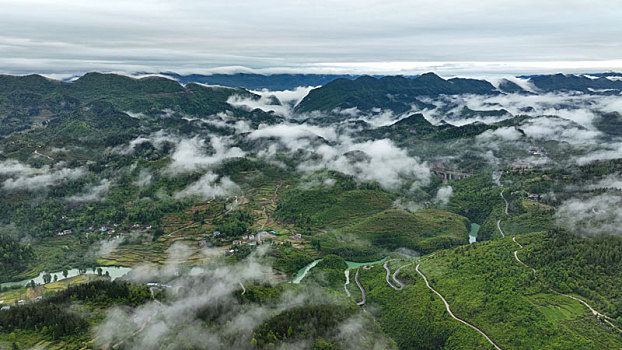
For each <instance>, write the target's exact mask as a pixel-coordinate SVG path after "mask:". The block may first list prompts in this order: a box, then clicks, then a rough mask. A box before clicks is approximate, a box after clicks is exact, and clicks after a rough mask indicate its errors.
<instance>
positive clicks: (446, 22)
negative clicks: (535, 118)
mask: <svg viewBox="0 0 622 350" xmlns="http://www.w3.org/2000/svg"><path fill="white" fill-rule="evenodd" d="M0 8H2V11H0V72H2V73H13V74H25V73H33V72H35V73H48V74H51V75H53V74H59V75H63V74H67V73H83V72H87V71H106V72H162V71H175V72H179V73H210V72H225V73H229V72H241V71H244V72H259V73H277V72H278V73H291V72H305V73H354V74H360V73H372V74H418V73H422V72H426V71H436V72H438V73H444V74H467V75H468V74H471V73H489V74H495V73H512V74H526V73H555V72H569V73H570V72H602V71H609V70H617V71H621V70H622V40H620V38H621V37H622V25H620V19H621V18H622V1H619V0H591V1H585V0H580V1H577V0H563V1H561V0H547V1H542V0H521V1H515V0H513V1H506V0H474V1H464V0H408V1H406V0H404V1H402V0H383V1H377V0H356V1H343V0H340V1H333V0H315V1H298V0H262V1H256V0H253V1H247V0H228V1H217V0H210V1H204V0H184V1H178V0H166V1H165V0H135V1H128V0H106V1H101V0H97V1H93V0H0Z"/></svg>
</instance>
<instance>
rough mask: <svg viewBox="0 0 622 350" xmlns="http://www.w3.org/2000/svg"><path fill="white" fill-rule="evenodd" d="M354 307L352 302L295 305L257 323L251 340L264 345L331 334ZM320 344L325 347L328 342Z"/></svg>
mask: <svg viewBox="0 0 622 350" xmlns="http://www.w3.org/2000/svg"><path fill="white" fill-rule="evenodd" d="M356 311H358V310H357V309H356V307H355V306H342V305H330V304H326V305H309V306H300V307H294V308H291V309H289V310H286V311H284V312H281V313H280V314H278V315H276V316H275V317H272V318H270V319H268V320H267V321H266V322H264V323H263V324H262V325H261V326H259V329H258V330H257V331H256V332H255V334H254V336H253V343H255V344H256V345H257V346H258V347H259V348H260V349H263V348H270V347H271V346H274V345H275V344H277V343H279V342H282V341H286V340H289V341H293V340H296V339H308V338H311V339H314V338H316V337H322V338H327V337H329V336H334V335H335V334H334V332H335V330H336V328H337V326H338V325H339V324H340V323H342V322H343V321H345V320H346V319H347V318H348V317H350V316H352V315H353V314H354V313H355V312H356ZM322 346H323V347H324V348H326V347H327V346H328V345H327V344H324V345H322ZM333 346H334V345H333Z"/></svg>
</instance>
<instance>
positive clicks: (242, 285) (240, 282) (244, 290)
mask: <svg viewBox="0 0 622 350" xmlns="http://www.w3.org/2000/svg"><path fill="white" fill-rule="evenodd" d="M238 283H239V284H240V287H242V294H240V295H244V294H245V293H246V288H244V284H242V281H239V282H238Z"/></svg>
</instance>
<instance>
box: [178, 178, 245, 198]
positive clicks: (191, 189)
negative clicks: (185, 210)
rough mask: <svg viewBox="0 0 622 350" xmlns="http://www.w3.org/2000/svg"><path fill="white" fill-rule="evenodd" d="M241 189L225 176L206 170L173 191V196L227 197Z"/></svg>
mask: <svg viewBox="0 0 622 350" xmlns="http://www.w3.org/2000/svg"><path fill="white" fill-rule="evenodd" d="M240 191H241V189H240V186H238V185H237V184H236V183H235V182H233V181H231V179H230V178H229V177H227V176H224V177H219V176H218V175H216V174H214V173H211V172H208V173H206V174H205V175H203V176H201V178H200V179H199V180H198V181H196V182H194V183H192V184H190V185H188V187H186V188H185V189H183V190H182V191H179V192H177V193H175V195H174V197H175V198H177V199H179V198H184V197H193V196H196V197H200V198H203V199H213V198H214V197H227V196H231V195H233V194H235V193H239V192H240Z"/></svg>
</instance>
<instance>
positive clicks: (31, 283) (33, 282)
mask: <svg viewBox="0 0 622 350" xmlns="http://www.w3.org/2000/svg"><path fill="white" fill-rule="evenodd" d="M35 286H36V285H35V280H30V288H32V289H35Z"/></svg>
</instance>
